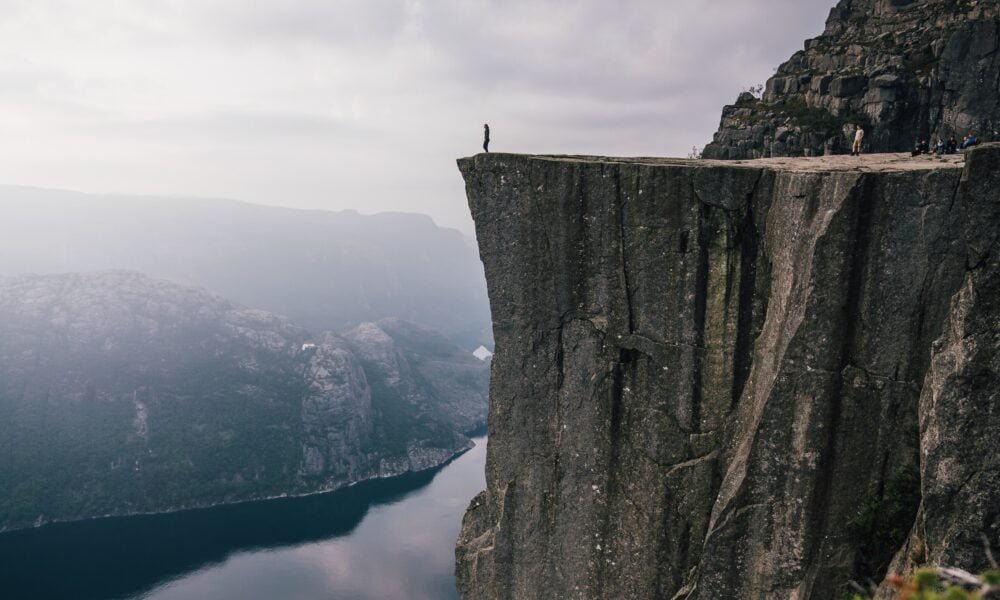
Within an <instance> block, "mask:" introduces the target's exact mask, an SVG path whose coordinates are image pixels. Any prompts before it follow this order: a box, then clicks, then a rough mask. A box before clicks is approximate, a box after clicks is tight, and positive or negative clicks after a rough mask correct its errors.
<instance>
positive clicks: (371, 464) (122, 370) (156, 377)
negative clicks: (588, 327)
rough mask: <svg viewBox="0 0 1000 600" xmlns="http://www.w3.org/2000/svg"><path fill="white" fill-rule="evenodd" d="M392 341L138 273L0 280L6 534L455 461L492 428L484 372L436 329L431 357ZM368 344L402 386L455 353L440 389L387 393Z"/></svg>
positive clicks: (0, 438)
mask: <svg viewBox="0 0 1000 600" xmlns="http://www.w3.org/2000/svg"><path fill="white" fill-rule="evenodd" d="M393 323H396V325H394V326H395V327H400V328H406V329H409V328H413V327H415V326H412V325H408V324H399V323H398V322H395V321H394V322H393ZM362 327H364V328H367V329H369V330H373V331H374V330H378V331H381V330H379V329H378V327H377V326H375V325H363V326H362ZM390 330H391V329H390ZM383 336H384V338H385V339H382V340H380V341H379V344H378V347H377V349H373V348H372V347H370V346H369V344H368V343H367V342H366V340H364V339H360V338H358V337H357V336H353V337H352V338H351V339H350V340H349V341H348V340H346V339H344V338H341V337H338V336H336V335H334V334H329V333H328V334H324V335H321V336H319V337H317V338H311V337H310V334H309V333H308V332H307V331H306V330H304V329H302V328H301V327H299V326H297V325H294V324H292V323H291V322H290V321H288V320H287V319H285V318H283V317H278V316H275V315H273V314H271V313H268V312H265V311H261V310H251V309H245V308H240V307H238V306H236V305H234V304H232V303H230V302H229V301H227V300H225V299H223V298H221V297H219V296H216V295H214V294H211V293H208V292H205V291H202V290H198V289H192V288H187V287H183V286H179V285H176V284H173V283H170V282H167V281H163V280H156V279H152V278H149V277H146V276H144V275H141V274H138V273H134V272H125V271H114V272H103V273H95V274H70V275H47V276H18V277H9V278H0V489H2V490H4V493H2V494H0V530H3V529H5V528H11V527H21V526H26V525H29V524H31V523H32V522H35V521H36V520H38V521H48V520H63V519H75V518H83V517H89V516H98V515H105V514H127V513H132V512H147V511H162V510H171V509H176V508H182V507H192V506H204V505H209V504H216V503H222V502H233V501H239V500H246V499H252V498H262V497H267V496H274V495H280V494H285V493H289V494H297V493H308V492H313V491H318V490H323V489H331V488H333V487H337V486H340V485H343V484H345V483H347V482H351V481H357V480H361V479H365V478H371V477H379V476H387V475H393V474H398V473H402V472H405V471H408V470H417V469H423V468H427V467H430V466H434V465H437V464H439V463H440V462H443V461H444V460H446V459H447V458H448V457H450V456H452V455H453V454H454V453H455V452H457V451H459V450H461V449H463V448H466V447H467V445H468V444H469V441H468V439H467V438H466V437H465V436H464V435H462V433H463V432H464V431H467V430H468V429H471V428H473V427H475V426H477V425H480V424H481V423H482V422H483V421H484V420H485V416H486V383H485V380H486V375H485V371H486V369H488V366H487V365H486V364H485V363H480V362H479V361H478V360H477V359H475V358H473V357H471V355H469V354H468V353H464V352H462V351H461V350H460V349H458V348H457V347H456V346H455V345H454V344H452V343H450V342H448V341H447V340H446V339H445V338H443V337H442V336H440V335H433V334H432V333H431V332H428V333H427V335H426V336H424V337H423V338H421V342H422V343H423V344H425V346H424V347H422V348H419V349H412V348H411V347H410V345H409V344H410V340H409V338H402V339H403V342H402V343H401V344H400V347H399V348H397V347H396V345H395V342H394V340H393V338H392V337H391V336H390V335H388V334H383ZM414 351H415V354H412V353H413V352H414ZM373 352H378V353H381V354H382V355H383V356H386V357H388V358H389V359H394V357H396V356H400V357H402V356H407V357H409V356H411V354H412V355H413V356H414V358H409V359H407V360H404V359H402V358H400V359H398V360H395V359H394V360H395V362H394V364H395V365H397V366H398V372H397V373H396V374H395V376H396V378H397V379H396V380H401V381H413V380H417V381H423V379H424V375H423V374H422V373H421V372H419V366H420V365H421V364H423V362H424V361H425V360H430V361H437V360H438V358H439V357H448V359H447V360H445V361H438V362H437V363H436V364H437V365H438V368H439V370H438V371H437V373H436V380H435V382H434V385H432V386H424V387H423V388H421V391H422V393H421V394H419V395H413V394H411V395H408V396H406V398H405V401H404V402H393V401H392V399H391V398H390V400H389V401H387V400H386V396H385V394H384V393H383V391H382V390H384V389H386V388H387V387H391V386H392V385H393V383H394V381H396V380H388V379H386V377H385V374H384V373H382V372H379V371H378V370H377V369H373V368H372V367H371V366H369V365H368V364H366V361H365V359H364V358H359V356H361V357H367V356H369V355H371V354H372V353H373ZM422 353H426V355H427V357H429V358H426V359H425V358H422V357H417V355H418V354H422ZM411 362H412V364H413V365H416V366H411ZM449 362H451V363H452V364H453V365H454V367H455V368H454V369H452V368H451V367H449V364H448V363H449ZM477 370H478V372H477ZM456 406H457V407H460V409H456V408H455V407H456ZM452 413H454V416H453V415H452ZM398 423H405V424H406V426H405V427H399V426H398V425H397V424H398Z"/></svg>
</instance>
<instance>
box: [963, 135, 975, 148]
mask: <svg viewBox="0 0 1000 600" xmlns="http://www.w3.org/2000/svg"><path fill="white" fill-rule="evenodd" d="M978 143H979V138H977V137H976V134H974V133H970V134H969V135H967V136H965V139H963V140H962V150H965V149H966V148H971V147H973V146H975V145H976V144H978Z"/></svg>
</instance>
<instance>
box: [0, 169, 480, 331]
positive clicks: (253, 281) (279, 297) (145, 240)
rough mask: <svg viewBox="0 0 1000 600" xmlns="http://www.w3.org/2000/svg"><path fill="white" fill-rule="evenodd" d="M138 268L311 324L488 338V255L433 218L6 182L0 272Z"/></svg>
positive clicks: (0, 209) (1, 198) (0, 211)
mask: <svg viewBox="0 0 1000 600" xmlns="http://www.w3.org/2000/svg"><path fill="white" fill-rule="evenodd" d="M103 269H132V270H136V271H141V272H144V273H148V274H150V275H154V276H157V277H166V278H168V279H171V280H174V281H177V282H179V283H184V284H192V285H197V286H203V287H206V288H208V289H210V290H212V291H214V292H217V293H220V294H222V295H223V296H226V297H227V298H231V299H233V300H235V301H237V302H240V303H243V304H246V305H248V306H255V307H260V308H264V309H267V310H270V311H273V312H277V313H279V314H283V315H287V316H289V317H290V318H292V319H293V320H295V321H296V322H297V323H301V324H302V325H304V326H306V327H309V328H310V329H313V330H317V331H318V330H335V331H339V330H344V329H347V328H350V327H353V326H354V325H356V324H358V323H360V322H363V321H374V320H378V319H382V318H386V317H399V318H403V319H407V320H412V321H416V322H419V323H424V324H427V325H429V326H431V327H433V328H435V329H438V330H440V331H442V332H444V333H445V334H446V335H448V336H449V337H450V338H451V339H453V340H456V341H458V342H460V343H461V344H462V345H464V346H467V347H468V348H469V349H470V350H471V349H472V348H475V347H476V346H478V345H479V344H481V343H485V344H486V345H488V346H491V340H492V333H491V329H490V316H489V303H488V300H487V298H486V284H485V279H484V278H483V272H482V264H481V263H480V262H479V256H478V254H477V252H476V250H475V248H474V247H473V246H470V245H469V244H468V243H467V241H466V240H465V239H464V237H463V236H462V234H461V233H459V232H458V231H456V230H451V229H443V228H440V227H437V226H436V225H435V224H434V223H433V221H431V219H430V218H429V217H426V216H424V215H417V214H404V213H383V214H379V215H372V216H366V215H359V214H358V213H355V212H353V211H345V212H329V211H306V210H293V209H286V208H276V207H266V206H258V205H253V204H246V203H242V202H236V201H231V200H208V199H204V200H202V199H197V200H196V199H178V198H154V197H118V196H95V195H87V194H79V193H74V192H65V191H56V190H40V189H35V188H24V187H17V186H0V274H7V275H12V274H20V273H62V272H78V271H94V270H103Z"/></svg>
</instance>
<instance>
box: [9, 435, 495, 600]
mask: <svg viewBox="0 0 1000 600" xmlns="http://www.w3.org/2000/svg"><path fill="white" fill-rule="evenodd" d="M476 443H477V446H476V448H474V449H473V450H471V451H469V452H467V453H466V454H464V455H462V456H461V457H459V458H458V459H457V460H455V461H454V462H452V463H451V464H449V465H447V466H445V467H443V468H441V469H438V470H434V471H429V472H424V473H418V474H411V475H406V476H403V477H399V478H394V479H391V480H385V481H375V482H370V483H365V484H361V485H358V486H355V487H352V488H348V489H346V490H342V491H339V492H334V493H332V494H326V495H322V496H311V497H307V498H297V499H286V500H274V501H268V502H259V503H250V504H243V505H237V506H229V507H219V508H214V509H207V510H200V511H191V512H185V513H177V514H173V515H159V516H148V517H129V518H116V519H103V520H98V521H88V522H82V523H71V524H62V525H52V526H48V527H43V528H41V529H37V530H29V531H21V532H13V533H9V534H4V535H0V590H2V593H0V595H2V596H3V597H4V598H13V599H17V598H25V599H28V598H30V599H46V598H51V599H62V598H66V599H74V600H86V599H94V600H104V599H111V598H142V599H149V600H189V599H192V600H193V599H195V598H197V599H203V598H212V599H216V600H227V599H230V598H231V599H234V600H235V599H240V600H264V599H267V600H271V599H275V598H282V599H287V600H313V599H317V598H323V599H335V600H367V599H375V598H378V599H383V600H391V599H395V598H399V599H404V598H406V599H422V598H426V599H428V600H430V599H433V600H439V599H447V598H455V597H456V594H455V591H454V578H453V575H452V568H453V564H454V553H453V545H454V540H455V537H456V536H457V534H458V528H459V526H460V524H461V515H462V512H463V511H464V509H465V507H466V506H467V505H468V502H469V500H470V499H471V498H472V497H473V496H474V495H475V494H476V493H477V492H478V491H479V490H480V489H482V488H483V487H484V485H485V483H484V481H483V474H482V473H483V463H484V459H485V446H486V444H485V438H478V439H476Z"/></svg>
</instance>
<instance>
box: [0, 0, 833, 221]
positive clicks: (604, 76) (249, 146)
mask: <svg viewBox="0 0 1000 600" xmlns="http://www.w3.org/2000/svg"><path fill="white" fill-rule="evenodd" d="M832 3H833V0H701V1H699V2H682V1H680V0H673V1H666V0H659V1H653V0H648V1H641V0H623V1H621V2H615V3H611V2H606V1H604V0H580V1H575V2H570V1H566V0H507V1H500V0H338V1H333V2H331V1H328V0H288V1H286V2H271V3H268V2H250V1H249V0H240V1H237V0H173V1H166V0H163V1H151V2H143V3H79V2H73V1H71V0H11V1H9V2H6V3H4V4H3V5H0V132H2V137H0V139H2V140H3V142H2V143H0V182H4V183H20V184H28V185H40V186H47V187H64V188H71V189H78V190H83V191H95V192H102V191H118V192H137V193H155V194H186V195H205V196H229V197H236V198H240V199H244V200H250V201H255V202H262V203H271V204H283V205H291V206H303V207H324V208H330V209H340V208H347V207H354V208H358V209H359V210H362V211H365V212H375V211H380V210H410V211H416V212H425V213H428V214H430V215H432V216H433V217H434V218H435V219H436V220H437V221H438V222H439V223H442V224H445V225H449V226H458V227H461V228H463V229H465V230H467V231H468V229H469V227H470V222H469V219H468V212H467V209H466V208H465V204H464V197H463V194H462V185H461V181H460V179H459V177H458V174H457V172H456V170H455V167H454V158H455V157H457V156H459V155H466V154H471V153H474V152H476V151H478V148H479V144H480V138H479V136H480V128H481V125H482V123H483V122H484V121H489V122H490V124H491V127H492V129H493V147H494V148H495V149H496V150H498V151H516V152H580V153H602V154H625V155H637V154H643V155H658V154H659V155H663V154H666V155H683V154H685V153H687V152H688V151H689V150H690V148H691V146H693V145H699V146H700V145H703V144H704V143H706V142H707V141H709V139H710V137H711V134H712V132H713V130H714V129H715V126H716V125H717V124H718V119H719V111H720V109H721V106H722V104H723V103H725V102H731V101H732V100H733V99H735V97H736V94H737V93H738V92H739V91H740V90H741V89H743V88H745V87H748V86H750V85H753V84H755V83H760V82H762V81H763V80H764V79H766V77H767V76H769V75H770V74H771V72H772V71H773V68H774V67H776V66H777V65H778V63H779V62H781V61H783V60H785V59H787V58H788V56H790V55H791V53H792V52H794V51H795V50H797V49H799V48H801V43H802V40H803V39H804V38H806V37H811V36H813V35H815V34H817V33H819V32H820V31H821V30H822V25H823V21H824V19H825V17H826V15H827V13H828V11H829V7H830V5H832ZM262 165H266V168H262Z"/></svg>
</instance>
